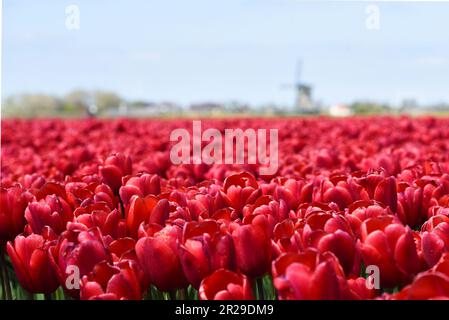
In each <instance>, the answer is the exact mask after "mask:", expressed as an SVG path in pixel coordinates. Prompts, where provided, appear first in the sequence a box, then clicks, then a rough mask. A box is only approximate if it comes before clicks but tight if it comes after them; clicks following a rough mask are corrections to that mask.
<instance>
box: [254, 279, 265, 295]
mask: <svg viewBox="0 0 449 320" xmlns="http://www.w3.org/2000/svg"><path fill="white" fill-rule="evenodd" d="M256 286H257V292H258V293H259V300H265V297H264V292H263V279H262V278H257V280H256Z"/></svg>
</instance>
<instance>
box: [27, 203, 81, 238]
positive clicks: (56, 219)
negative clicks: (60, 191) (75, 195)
mask: <svg viewBox="0 0 449 320" xmlns="http://www.w3.org/2000/svg"><path fill="white" fill-rule="evenodd" d="M25 218H26V220H27V222H28V223H29V225H30V227H31V230H32V231H33V232H34V233H41V232H42V229H43V228H44V227H45V226H49V227H50V228H51V229H52V230H53V231H54V232H56V233H58V234H59V233H61V232H63V231H64V230H65V228H66V224H67V222H70V221H73V212H72V209H71V208H70V206H69V205H68V204H67V202H66V201H65V200H64V199H62V198H60V197H58V196H55V195H50V196H47V197H46V198H45V200H44V199H42V200H40V201H39V202H30V203H29V204H28V207H27V208H26V210H25Z"/></svg>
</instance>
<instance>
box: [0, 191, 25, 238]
mask: <svg viewBox="0 0 449 320" xmlns="http://www.w3.org/2000/svg"><path fill="white" fill-rule="evenodd" d="M0 192H1V193H0V245H2V243H3V242H5V241H8V240H12V239H14V238H15V237H16V235H18V234H19V233H21V232H23V228H24V226H25V218H24V212H25V208H26V207H27V205H28V203H29V202H30V201H31V200H32V199H33V195H32V194H31V193H29V192H27V191H25V190H24V189H22V188H21V187H20V186H19V185H15V186H12V187H11V188H8V189H5V188H1V191H0Z"/></svg>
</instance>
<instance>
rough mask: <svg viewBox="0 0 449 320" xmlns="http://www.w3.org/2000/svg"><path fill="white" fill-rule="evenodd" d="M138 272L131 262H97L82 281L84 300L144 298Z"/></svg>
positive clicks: (81, 295)
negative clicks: (116, 263) (117, 263)
mask: <svg viewBox="0 0 449 320" xmlns="http://www.w3.org/2000/svg"><path fill="white" fill-rule="evenodd" d="M139 280H140V279H139V277H138V273H137V272H136V271H135V267H132V264H131V262H129V261H126V262H123V263H120V264H119V265H117V266H112V265H110V264H108V263H106V262H100V263H99V264H97V265H96V266H95V267H94V269H93V271H92V272H91V273H90V274H89V275H88V276H84V277H83V279H82V281H81V291H80V298H81V299H82V300H142V293H141V290H140V284H139Z"/></svg>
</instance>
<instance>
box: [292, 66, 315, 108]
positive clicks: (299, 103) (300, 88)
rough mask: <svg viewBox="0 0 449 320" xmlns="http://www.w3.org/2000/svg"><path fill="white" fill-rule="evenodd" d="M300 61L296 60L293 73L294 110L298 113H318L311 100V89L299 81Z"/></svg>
mask: <svg viewBox="0 0 449 320" xmlns="http://www.w3.org/2000/svg"><path fill="white" fill-rule="evenodd" d="M301 72H302V60H298V62H297V64H296V73H295V78H296V79H295V90H296V101H295V110H296V111H297V112H298V113H318V112H319V110H318V109H317V107H316V105H315V104H314V103H313V100H312V87H311V86H310V85H308V84H306V83H303V82H302V81H301Z"/></svg>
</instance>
